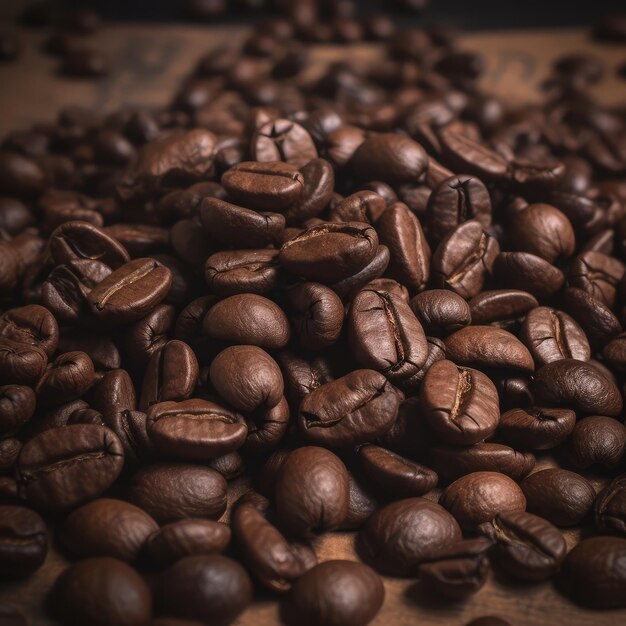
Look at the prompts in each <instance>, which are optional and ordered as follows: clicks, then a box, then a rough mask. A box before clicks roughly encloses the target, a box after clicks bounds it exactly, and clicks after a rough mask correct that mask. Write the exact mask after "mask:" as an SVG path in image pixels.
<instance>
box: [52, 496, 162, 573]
mask: <svg viewBox="0 0 626 626" xmlns="http://www.w3.org/2000/svg"><path fill="white" fill-rule="evenodd" d="M158 529H159V527H158V525H157V523H156V522H155V521H154V520H153V519H152V518H151V517H150V516H149V515H148V514H147V513H145V512H144V511H142V510H141V509H139V508H137V507H136V506H134V505H132V504H129V503H128V502H124V501H122V500H113V499H110V498H99V499H97V500H93V501H92V502H90V503H89V504H85V505H84V506H81V507H80V508H78V509H76V510H74V511H72V513H70V515H69V516H68V517H67V519H66V520H65V521H64V522H63V527H62V528H61V534H60V540H61V543H62V544H63V546H64V547H65V549H66V550H67V551H68V552H69V553H70V554H72V555H73V556H75V557H78V558H89V557H96V556H102V557H113V558H116V559H120V560H122V561H130V562H132V561H136V560H137V559H138V558H139V557H140V556H141V555H142V554H143V550H144V547H145V544H146V541H147V540H148V537H150V535H152V533H155V532H157V531H158Z"/></svg>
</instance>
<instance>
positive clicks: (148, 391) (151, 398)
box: [139, 339, 199, 411]
mask: <svg viewBox="0 0 626 626" xmlns="http://www.w3.org/2000/svg"><path fill="white" fill-rule="evenodd" d="M198 376H199V367H198V361H197V359H196V356H195V355H194V353H193V350H192V349H191V348H190V347H189V346H188V345H187V344H186V343H185V342H184V341H178V340H177V339H173V340H172V341H168V342H167V343H166V344H165V345H164V346H163V347H162V348H161V349H160V350H159V351H158V352H156V353H155V354H153V355H152V356H151V357H150V359H149V361H148V362H147V363H146V369H145V373H144V377H143V384H142V387H141V398H140V400H139V408H140V409H141V410H142V411H147V410H148V409H149V408H150V407H151V406H152V405H154V404H158V403H160V402H167V401H175V400H186V399H187V398H189V397H190V396H191V395H192V394H193V392H194V391H195V388H196V385H197V383H198Z"/></svg>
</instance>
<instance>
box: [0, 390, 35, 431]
mask: <svg viewBox="0 0 626 626" xmlns="http://www.w3.org/2000/svg"><path fill="white" fill-rule="evenodd" d="M36 403H37V400H36V398H35V392H34V391H33V390H32V389H31V388H30V387H25V386H23V385H4V386H2V387H0V436H2V437H6V436H8V435H13V434H15V433H16V432H17V431H18V430H19V429H20V427H21V426H23V425H24V424H26V422H28V420H29V419H30V418H31V417H32V416H33V413H34V412H35V406H36Z"/></svg>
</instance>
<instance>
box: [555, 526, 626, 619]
mask: <svg viewBox="0 0 626 626" xmlns="http://www.w3.org/2000/svg"><path fill="white" fill-rule="evenodd" d="M624 554H626V539H623V538H621V537H591V538H589V539H583V541H581V542H580V543H579V544H578V545H577V546H575V547H574V548H573V549H572V551H571V552H570V553H569V554H568V555H567V557H566V559H565V562H564V563H563V568H562V570H561V575H560V577H559V584H560V587H561V588H562V589H563V590H564V591H565V593H566V594H567V596H568V597H569V598H571V599H572V600H573V601H574V602H577V603H578V604H582V605H583V606H587V607H590V608H594V609H610V608H623V607H624V606H625V600H624V593H623V590H624V584H625V583H626V567H624Z"/></svg>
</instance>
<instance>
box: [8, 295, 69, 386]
mask: <svg viewBox="0 0 626 626" xmlns="http://www.w3.org/2000/svg"><path fill="white" fill-rule="evenodd" d="M0 338H6V339H10V340H11V341H14V342H17V343H22V344H25V345H28V346H34V347H37V348H40V349H41V350H43V351H44V352H45V353H46V355H47V356H48V358H50V357H52V355H53V354H54V352H55V351H56V349H57V345H58V343H59V325H58V324H57V321H56V320H55V319H54V316H53V315H52V313H50V311H48V309H46V308H45V307H43V306H40V305H38V304H29V305H27V306H23V307H16V308H14V309H10V310H9V311H7V312H6V313H4V314H3V315H2V316H0ZM12 382H15V381H12Z"/></svg>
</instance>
